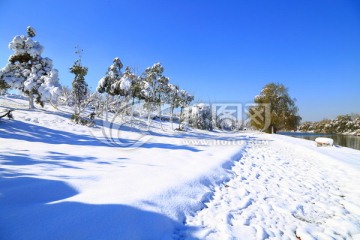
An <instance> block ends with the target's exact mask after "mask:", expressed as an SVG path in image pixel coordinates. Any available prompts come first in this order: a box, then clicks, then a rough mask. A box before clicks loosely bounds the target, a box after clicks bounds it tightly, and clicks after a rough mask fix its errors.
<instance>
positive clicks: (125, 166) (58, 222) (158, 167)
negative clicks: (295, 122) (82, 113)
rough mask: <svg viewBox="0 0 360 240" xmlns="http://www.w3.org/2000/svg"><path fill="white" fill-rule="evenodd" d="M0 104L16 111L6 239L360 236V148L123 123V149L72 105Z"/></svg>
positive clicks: (5, 140) (8, 142)
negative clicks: (146, 129)
mask: <svg viewBox="0 0 360 240" xmlns="http://www.w3.org/2000/svg"><path fill="white" fill-rule="evenodd" d="M0 106H7V107H11V108H15V109H16V110H15V111H14V117H15V120H13V121H10V120H4V119H2V120H1V121H0V153H1V154H0V163H1V165H0V166H1V176H2V178H1V179H0V193H1V195H0V211H1V215H0V238H1V239H7V240H12V239H16V240H21V239H266V238H274V239H297V238H296V236H298V237H299V238H301V239H343V238H345V239H351V238H354V239H356V237H359V234H360V189H359V188H358V186H359V184H360V182H359V181H360V180H359V179H360V151H357V150H353V149H349V148H340V147H332V148H317V147H316V146H315V144H314V142H312V141H306V140H302V139H295V138H291V137H287V136H280V135H267V134H262V133H256V132H250V131H247V132H237V133H222V132H217V131H214V132H207V131H200V130H189V132H174V131H171V130H170V129H171V127H170V124H168V125H166V123H163V128H164V130H162V129H161V127H160V124H159V123H157V122H154V123H153V124H152V128H151V130H150V131H151V134H150V135H146V137H145V136H144V135H143V132H142V131H141V128H139V126H140V125H139V124H138V125H137V126H136V128H131V126H128V125H122V124H121V122H116V123H115V124H114V125H113V127H115V126H116V128H119V129H120V130H121V131H120V132H119V133H120V139H119V140H120V141H121V142H124V143H128V144H129V145H131V144H133V143H134V142H138V143H139V142H140V144H137V145H136V146H137V147H133V148H132V147H128V148H126V147H123V146H122V147H119V146H116V145H108V144H106V137H105V136H104V135H103V133H104V131H107V130H109V129H107V127H108V126H111V125H105V129H104V128H101V127H100V126H101V125H99V126H98V127H96V128H88V127H85V126H78V125H74V124H73V123H72V122H71V121H70V120H69V118H70V113H67V112H66V111H70V109H66V108H64V107H62V108H60V109H62V110H63V111H58V110H55V109H53V108H52V107H51V106H46V109H44V110H43V109H37V110H27V109H26V108H27V102H26V100H23V99H21V98H15V97H13V96H8V97H5V98H4V97H1V98H0ZM2 109H4V108H3V107H0V111H1V110H2ZM110 119H111V118H110ZM139 121H141V119H139ZM144 121H146V120H144ZM98 123H100V122H98ZM115 133H117V132H113V134H115ZM113 136H114V135H113Z"/></svg>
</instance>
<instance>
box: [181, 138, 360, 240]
mask: <svg viewBox="0 0 360 240" xmlns="http://www.w3.org/2000/svg"><path fill="white" fill-rule="evenodd" d="M304 150H305V149H301V148H298V149H294V145H291V144H287V143H285V142H281V141H268V142H264V143H263V144H261V145H259V144H257V145H255V146H248V147H247V148H245V150H244V152H243V156H242V158H241V159H240V160H239V161H238V162H236V164H235V165H234V167H233V168H232V171H233V172H234V174H235V175H234V177H233V178H232V179H231V180H230V181H229V182H227V183H226V184H225V185H222V186H219V187H216V188H215V190H214V193H213V196H212V199H211V200H210V201H209V202H207V203H205V208H204V209H202V210H201V211H199V212H197V213H196V214H195V216H191V217H188V218H187V223H186V225H187V227H195V228H199V229H201V230H199V231H198V232H197V234H196V235H195V236H191V237H187V239H193V238H199V239H267V238H272V237H274V238H276V239H298V238H300V239H302V240H304V239H314V238H315V239H352V236H351V235H352V234H354V233H359V226H358V225H356V224H355V223H359V222H360V216H359V215H358V214H355V215H354V214H350V212H349V211H348V210H347V209H346V208H345V206H351V204H350V203H347V205H346V201H347V197H346V193H344V192H343V191H342V190H341V189H343V188H342V186H343V185H342V184H344V183H343V182H341V181H339V180H338V179H341V178H342V179H344V176H343V175H344V172H342V171H341V170H339V169H333V168H331V167H329V166H327V164H322V163H321V160H319V159H321V157H324V156H319V154H316V153H312V152H311V151H310V152H309V151H304ZM345 177H346V176H345ZM185 235H186V234H185Z"/></svg>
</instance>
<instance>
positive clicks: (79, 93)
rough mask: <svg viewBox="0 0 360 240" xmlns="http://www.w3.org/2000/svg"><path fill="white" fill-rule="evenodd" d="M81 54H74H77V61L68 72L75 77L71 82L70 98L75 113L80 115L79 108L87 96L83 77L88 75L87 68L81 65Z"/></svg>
mask: <svg viewBox="0 0 360 240" xmlns="http://www.w3.org/2000/svg"><path fill="white" fill-rule="evenodd" d="M81 52H82V50H77V51H76V52H75V53H77V54H79V59H78V60H76V61H75V62H74V65H73V66H72V67H71V68H70V72H71V73H73V74H74V75H75V77H74V79H73V81H72V92H71V94H72V96H73V99H74V102H75V105H76V106H75V113H80V108H81V106H82V105H83V103H84V102H85V100H86V98H87V94H88V84H87V83H86V82H85V76H86V75H87V73H88V68H87V67H84V66H82V64H81V55H80V54H81Z"/></svg>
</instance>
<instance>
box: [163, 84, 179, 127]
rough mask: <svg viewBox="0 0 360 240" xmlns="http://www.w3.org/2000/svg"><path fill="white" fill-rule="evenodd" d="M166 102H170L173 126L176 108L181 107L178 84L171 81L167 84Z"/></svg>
mask: <svg viewBox="0 0 360 240" xmlns="http://www.w3.org/2000/svg"><path fill="white" fill-rule="evenodd" d="M167 89H168V91H167V94H166V103H167V104H170V122H171V128H173V116H174V109H175V108H178V107H180V104H179V97H178V96H179V87H178V86H177V85H174V84H171V83H169V84H168V86H167Z"/></svg>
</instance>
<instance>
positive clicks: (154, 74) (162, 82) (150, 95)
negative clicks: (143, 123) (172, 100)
mask: <svg viewBox="0 0 360 240" xmlns="http://www.w3.org/2000/svg"><path fill="white" fill-rule="evenodd" d="M163 72H164V67H163V66H162V65H161V64H160V63H155V64H154V65H153V66H151V67H148V68H146V69H145V72H144V73H143V74H142V82H141V92H140V97H141V99H143V100H144V101H145V104H144V106H145V108H147V109H148V125H149V127H150V115H151V112H152V111H154V110H156V109H157V108H158V110H159V111H160V112H161V104H162V102H163V100H164V99H163V93H164V92H165V89H167V84H168V83H169V78H167V77H165V76H163Z"/></svg>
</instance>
